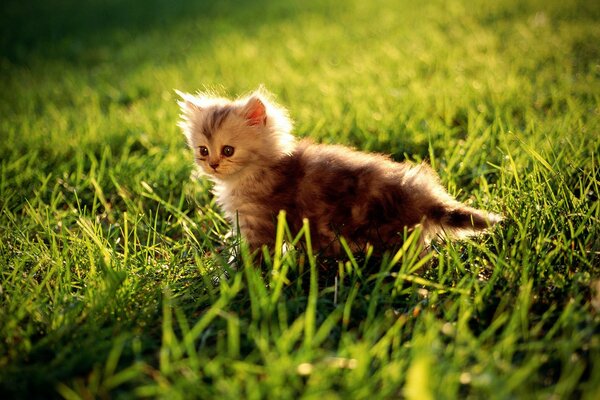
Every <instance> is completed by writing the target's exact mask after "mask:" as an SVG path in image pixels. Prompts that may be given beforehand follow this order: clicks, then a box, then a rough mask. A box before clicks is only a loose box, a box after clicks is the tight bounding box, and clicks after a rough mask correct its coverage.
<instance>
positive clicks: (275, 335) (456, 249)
mask: <svg viewBox="0 0 600 400" xmlns="http://www.w3.org/2000/svg"><path fill="white" fill-rule="evenodd" d="M82 3H85V5H82ZM0 33H1V35H0V49H1V54H0V93H1V94H0V138H1V139H2V140H1V141H0V174H1V175H0V179H1V180H0V397H2V398H5V399H7V398H54V397H57V398H66V399H77V398H86V399H87V398H137V397H161V398H169V399H172V398H223V399H228V398H232V399H240V398H250V399H256V398H271V399H279V398H299V397H304V398H326V399H329V398H332V399H335V398H339V399H355V398H356V399H361V398H368V399H372V398H407V399H438V398H441V399H444V398H448V399H453V398H481V399H488V398H498V399H507V398H551V399H562V398H580V397H583V398H588V399H596V398H599V397H600V205H599V201H598V195H599V189H600V188H599V187H600V164H599V162H598V158H599V156H600V46H599V43H600V2H597V1H588V0H581V1H570V0H563V1H534V0H529V1H517V0H500V1H495V2H485V1H483V0H472V1H448V2H446V1H441V0H439V1H438V0H434V1H431V2H411V1H392V0H389V1H386V0H375V1H372V2H370V1H358V0H352V1H344V2H338V1H333V0H332V1H329V0H326V1H301V0H292V1H287V2H278V1H274V0H260V1H255V2H242V1H234V0H227V1H219V2H214V4H213V3H212V2H210V3H209V2H194V1H184V0H175V1H167V0H154V1H151V2H145V1H141V0H132V1H124V0H123V1H119V0H89V1H86V2H76V1H74V0H49V1H44V2H43V1H35V2H26V1H20V2H18V1H14V0H8V1H5V2H3V3H2V4H1V5H0ZM261 84H263V85H265V87H266V88H267V89H268V90H270V91H271V92H273V94H274V95H275V97H276V98H277V99H278V101H279V102H280V103H281V104H283V105H285V106H286V107H288V108H289V110H290V115H291V116H292V118H293V119H294V121H295V133H296V135H298V136H301V137H311V138H313V139H314V140H316V141H319V142H325V143H342V144H345V145H349V146H353V147H355V148H358V149H361V150H364V151H375V152H383V153H387V154H391V155H392V157H393V158H394V159H396V160H399V161H400V160H405V159H408V160H412V161H421V160H427V161H428V162H429V163H430V164H431V165H432V166H433V168H434V169H435V170H436V171H438V173H439V174H440V176H441V179H442V182H443V184H444V185H445V186H446V187H447V188H448V189H449V191H450V193H452V194H453V195H455V196H456V197H457V198H458V199H460V200H461V201H464V202H466V203H468V204H470V205H473V206H475V207H478V208H483V209H487V210H490V211H494V212H499V213H502V214H503V215H504V217H505V220H504V221H503V223H502V224H501V225H499V226H497V227H496V228H494V229H493V231H492V232H491V234H489V235H486V236H481V237H476V238H473V239H472V240H468V241H461V242H438V243H436V244H435V245H434V246H433V247H432V248H431V251H430V252H429V253H428V255H427V256H426V257H424V258H423V257H419V255H418V249H416V248H415V246H413V244H414V243H415V242H416V240H415V237H414V236H410V235H408V236H407V240H406V242H405V246H404V247H403V248H401V249H394V250H393V251H390V252H388V253H387V254H386V255H385V256H384V257H382V258H377V257H369V255H368V254H367V255H364V254H363V255H361V254H356V255H351V254H348V255H347V257H343V258H340V259H338V260H332V259H324V258H323V257H319V255H314V254H312V253H311V252H306V253H302V252H296V251H289V252H287V253H282V252H281V246H276V248H275V249H274V253H273V254H272V257H267V258H265V260H264V262H263V263H262V265H258V263H257V262H256V261H253V260H252V259H251V258H250V257H247V256H245V255H244V256H242V257H241V258H240V261H239V265H240V268H238V269H237V270H232V269H231V268H229V265H228V260H227V257H226V256H225V254H226V253H224V252H223V251H222V249H223V248H225V249H233V250H236V249H238V247H239V246H238V241H237V239H236V237H235V235H229V233H230V231H231V226H230V225H229V224H228V223H227V221H225V220H224V219H223V217H222V214H221V213H220V211H219V209H218V207H217V206H216V204H215V202H214V199H213V197H212V195H211V194H210V183H209V182H208V181H206V180H204V179H199V178H197V177H194V176H193V157H192V154H191V153H190V152H189V151H188V149H187V148H186V144H185V139H184V137H183V135H182V134H181V132H180V131H179V129H178V128H177V126H176V123H177V120H178V118H179V110H178V106H177V103H176V100H177V98H176V94H175V92H174V89H179V90H183V91H189V92H193V91H196V90H200V89H211V90H214V91H217V92H219V93H222V94H223V95H227V96H232V97H235V96H238V95H241V94H245V93H248V92H249V91H251V90H253V89H255V88H256V87H258V86H259V85H261ZM279 228H280V233H281V235H280V236H281V237H283V238H285V237H288V236H290V233H289V232H286V229H285V225H284V224H280V225H279ZM306 233H307V232H306V231H303V232H301V235H300V236H299V238H298V240H300V241H307V240H308V239H309V238H310V236H309V235H307V234H306ZM291 234H294V233H291Z"/></svg>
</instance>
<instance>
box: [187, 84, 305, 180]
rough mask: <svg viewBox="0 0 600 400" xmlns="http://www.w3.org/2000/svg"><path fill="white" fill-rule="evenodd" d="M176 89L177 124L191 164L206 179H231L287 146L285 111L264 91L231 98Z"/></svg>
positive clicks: (290, 141) (288, 149)
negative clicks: (191, 154)
mask: <svg viewBox="0 0 600 400" xmlns="http://www.w3.org/2000/svg"><path fill="white" fill-rule="evenodd" d="M177 93H178V94H179V96H181V98H182V100H181V101H179V106H180V107H181V111H182V114H181V121H180V122H179V126H180V127H181V128H182V130H183V133H184V134H185V136H186V137H187V140H188V144H189V146H190V147H191V148H192V150H193V151H194V155H195V158H196V163H197V164H198V165H199V166H200V167H201V168H202V170H203V171H204V172H205V173H206V174H208V175H209V176H211V177H214V178H217V179H220V180H228V179H231V178H235V177H236V176H239V174H240V173H242V172H244V171H250V170H251V169H252V168H255V167H260V166H265V165H268V164H270V163H272V162H273V161H275V160H277V159H279V158H280V157H282V156H284V155H285V154H289V153H290V152H291V151H292V149H293V146H294V137H293V136H292V135H291V133H290V131H291V122H290V120H289V118H288V116H287V112H286V111H285V109H283V108H280V107H278V106H276V105H274V104H273V103H272V102H270V101H269V97H268V95H267V94H266V93H265V92H264V91H256V92H254V93H252V94H251V95H250V96H247V97H244V98H241V99H238V100H235V101H230V100H227V99H224V98H221V97H213V96H210V95H207V94H203V93H200V94H198V95H191V94H187V93H181V92H177Z"/></svg>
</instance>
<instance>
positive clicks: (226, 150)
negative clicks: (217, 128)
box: [221, 146, 233, 157]
mask: <svg viewBox="0 0 600 400" xmlns="http://www.w3.org/2000/svg"><path fill="white" fill-rule="evenodd" d="M221 153H222V154H223V155H224V156H225V157H231V156H232V155H233V147H231V146H223V150H221Z"/></svg>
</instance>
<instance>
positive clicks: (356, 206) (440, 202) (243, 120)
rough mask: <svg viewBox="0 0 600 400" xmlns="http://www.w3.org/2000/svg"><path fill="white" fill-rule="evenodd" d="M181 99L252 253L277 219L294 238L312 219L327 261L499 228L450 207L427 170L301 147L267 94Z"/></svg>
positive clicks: (483, 216)
mask: <svg viewBox="0 0 600 400" xmlns="http://www.w3.org/2000/svg"><path fill="white" fill-rule="evenodd" d="M181 96H182V97H183V99H184V101H182V102H181V103H180V105H181V106H182V111H183V120H182V122H181V124H180V126H181V127H182V128H183V130H184V133H185V134H186V136H187V138H188V143H189V144H190V147H192V149H194V151H195V153H196V156H197V158H196V159H197V162H198V164H199V165H200V166H201V167H202V168H203V170H204V171H205V172H206V173H207V174H208V175H209V176H210V177H211V179H212V180H213V181H214V182H215V188H214V193H215V195H216V198H217V201H218V203H219V205H220V206H221V207H222V208H223V209H224V211H225V213H226V215H227V217H228V218H229V220H230V221H232V222H233V223H236V222H237V223H238V224H239V229H240V232H241V234H242V236H243V238H244V239H245V240H246V241H247V242H248V244H249V245H250V247H251V248H252V249H256V248H258V247H260V246H261V245H270V244H272V243H273V241H274V239H275V227H276V217H277V214H278V213H279V211H280V210H285V211H286V213H287V219H288V224H289V225H290V227H291V229H292V230H293V231H294V230H296V231H297V230H299V229H300V228H301V226H302V219H303V218H307V219H308V220H309V222H310V227H311V234H312V236H311V239H312V243H313V247H314V248H315V249H316V250H317V251H320V252H322V253H325V254H330V255H335V254H339V253H340V250H341V249H340V244H339V241H338V238H339V236H343V237H344V238H345V239H346V241H347V242H348V244H349V245H350V246H351V248H352V249H353V250H358V251H361V250H364V249H365V248H366V246H367V244H371V245H373V246H374V247H375V248H376V249H378V250H380V251H383V250H385V249H386V248H391V247H393V246H395V245H396V244H398V243H400V242H401V238H402V232H403V231H404V229H405V228H408V229H412V228H414V227H415V226H417V225H418V224H421V225H422V227H423V236H422V238H423V241H424V242H428V241H429V240H430V239H431V238H433V237H435V236H437V235H440V234H451V235H453V236H466V235H470V234H473V233H476V232H477V231H481V230H484V229H486V228H488V227H489V226H491V225H492V224H493V223H495V222H497V221H498V220H499V219H500V218H499V217H498V216H496V215H494V214H489V213H486V212H484V211H480V210H476V209H473V208H470V207H467V206H464V205H463V204H461V203H459V202H457V201H456V200H454V199H453V198H452V197H451V196H450V195H449V194H448V193H447V192H446V191H445V190H444V188H443V187H442V186H441V185H440V183H439V179H438V178H437V175H436V174H435V172H433V171H432V170H431V168H429V167H428V166H427V165H426V164H421V165H413V164H410V163H406V162H405V163H396V162H393V161H392V160H390V159H389V158H387V157H384V156H381V155H377V154H367V153H362V152H358V151H355V150H352V149H349V148H347V147H343V146H334V145H319V144H313V143H312V142H310V141H307V140H302V141H299V142H296V141H295V140H294V137H293V136H292V135H291V133H290V130H291V124H290V122H289V119H288V118H287V114H286V112H285V110H283V109H281V108H279V107H277V106H274V105H273V104H271V103H270V102H269V101H268V100H267V99H266V98H265V95H264V94H258V93H255V94H253V95H252V96H251V97H249V98H245V99H241V100H238V101H235V102H229V101H227V100H225V99H218V98H217V99H215V98H211V97H207V96H203V95H200V96H191V95H187V94H181ZM228 147H229V148H230V149H231V150H230V149H227V148H228ZM203 148H204V149H203ZM199 152H202V153H203V154H200V153H199ZM230 152H231V153H232V155H229V153H230Z"/></svg>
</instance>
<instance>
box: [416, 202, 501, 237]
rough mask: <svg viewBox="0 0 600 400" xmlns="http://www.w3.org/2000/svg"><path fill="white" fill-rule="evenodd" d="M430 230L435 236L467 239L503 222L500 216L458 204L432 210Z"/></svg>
mask: <svg viewBox="0 0 600 400" xmlns="http://www.w3.org/2000/svg"><path fill="white" fill-rule="evenodd" d="M427 219H428V221H429V223H428V228H429V229H428V230H429V231H430V233H431V234H433V236H437V235H440V234H443V235H450V236H453V237H459V238H462V237H467V236H472V235H475V234H477V233H479V232H483V231H485V230H487V229H489V228H491V227H492V226H494V225H495V224H496V223H498V222H500V221H502V217H501V216H500V215H498V214H494V213H489V212H487V211H483V210H478V209H476V208H472V207H467V206H465V205H463V204H460V203H456V204H452V205H443V206H436V207H433V208H431V210H430V212H429V215H428V218H427Z"/></svg>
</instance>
